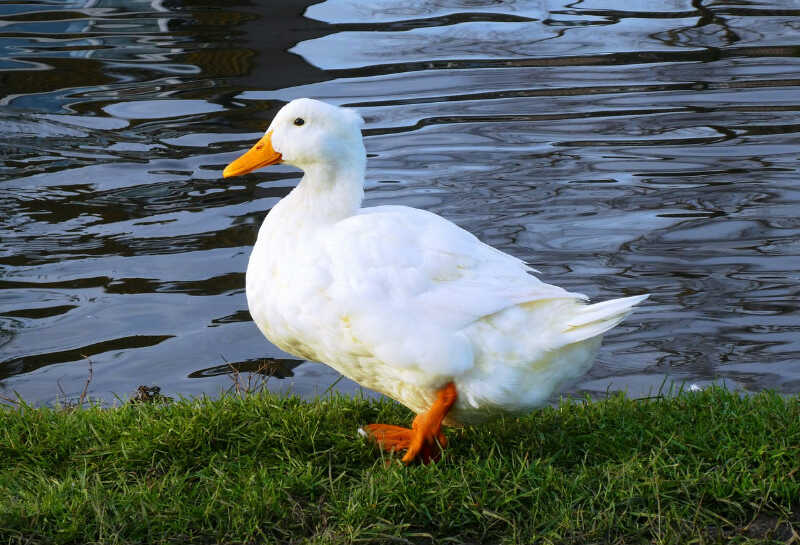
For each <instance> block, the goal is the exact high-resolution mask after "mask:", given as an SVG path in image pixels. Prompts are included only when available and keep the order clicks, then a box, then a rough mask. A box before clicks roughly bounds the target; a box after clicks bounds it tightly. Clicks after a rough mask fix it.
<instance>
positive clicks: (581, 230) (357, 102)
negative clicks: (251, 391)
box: [0, 0, 800, 404]
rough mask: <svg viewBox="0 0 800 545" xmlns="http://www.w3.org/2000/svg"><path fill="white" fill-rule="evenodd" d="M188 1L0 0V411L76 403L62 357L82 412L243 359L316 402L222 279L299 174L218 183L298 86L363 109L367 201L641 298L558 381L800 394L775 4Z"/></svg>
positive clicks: (795, 114)
mask: <svg viewBox="0 0 800 545" xmlns="http://www.w3.org/2000/svg"><path fill="white" fill-rule="evenodd" d="M217 4H218V3H216V2H210V1H209V0H183V1H178V0H175V1H161V0H153V1H150V0H125V1H122V0H71V1H59V2H56V1H39V2H22V1H17V2H9V1H2V2H0V13H2V14H3V16H2V24H1V25H0V129H1V130H0V155H1V156H2V158H3V163H2V166H1V167H0V233H2V235H0V236H1V237H2V238H0V395H6V396H9V395H12V392H13V391H17V392H19V394H20V395H22V396H23V397H24V398H25V399H27V400H29V401H30V402H32V403H36V404H47V403H52V402H53V401H55V400H56V399H58V398H59V397H62V398H63V397H74V396H77V395H78V394H79V393H80V391H81V390H82V389H83V386H84V383H85V381H86V377H87V372H88V367H89V361H91V364H92V369H93V377H92V382H91V384H90V387H89V394H90V396H91V397H93V398H96V399H100V400H105V401H107V402H113V401H114V398H115V396H117V395H119V396H127V395H129V394H131V393H132V392H133V391H134V390H135V389H136V387H137V386H138V385H140V384H158V385H160V386H161V388H162V392H163V393H165V394H167V395H197V394H202V393H208V394H211V395H215V394H217V393H218V392H219V391H220V390H221V389H224V388H228V387H230V386H231V384H232V383H231V379H230V378H229V376H228V374H227V371H229V370H230V366H233V367H236V368H238V369H240V370H241V371H242V372H243V373H244V374H243V375H242V376H243V378H246V377H247V376H248V374H249V373H251V372H252V371H254V370H255V369H257V368H258V366H259V365H260V362H261V361H263V360H264V358H272V360H270V362H271V364H270V365H271V369H272V371H273V373H272V374H273V375H274V376H273V377H272V378H270V379H269V382H268V386H269V387H270V388H272V389H274V390H278V391H285V390H292V391H295V392H299V393H301V394H304V395H313V394H314V393H322V392H324V391H325V390H326V388H328V387H329V386H331V385H332V384H334V383H335V382H336V380H337V378H338V376H337V374H336V373H335V372H334V371H332V370H330V369H329V368H327V367H325V366H323V365H320V364H316V363H310V362H301V361H298V360H295V359H292V358H291V357H290V356H288V355H286V354H283V353H282V352H280V351H279V350H278V349H276V348H275V347H273V346H272V345H270V344H269V343H268V342H267V341H266V340H264V339H263V338H262V337H261V334H260V333H259V332H258V330H257V329H256V327H255V326H254V325H253V323H252V322H251V321H250V317H249V314H248V312H247V304H246V300H245V295H244V290H243V286H244V270H245V268H246V264H247V257H248V254H249V251H250V248H251V245H252V243H253V241H254V240H255V235H256V231H257V228H258V225H259V224H260V222H261V221H262V219H263V217H264V215H265V213H266V212H267V210H268V209H269V208H270V207H271V206H272V205H274V204H275V202H276V201H277V200H278V199H279V198H280V197H282V196H283V195H285V194H286V193H287V192H288V191H289V190H290V189H291V187H292V185H293V184H295V183H296V182H297V180H298V179H299V173H298V172H297V171H295V170H293V169H292V168H290V167H273V168H271V169H269V170H265V171H261V172H259V173H256V174H252V175H249V176H247V177H244V178H237V179H234V180H233V181H232V182H228V181H223V180H222V179H221V170H222V168H223V167H224V165H225V164H227V163H228V162H229V161H231V160H232V159H233V158H235V157H236V156H238V155H239V154H240V153H241V152H242V151H243V150H244V149H246V148H248V147H249V146H250V145H251V144H252V142H253V141H254V139H256V138H257V137H258V136H259V135H260V134H261V132H262V131H263V130H264V128H265V126H266V124H267V123H268V121H269V119H270V118H271V117H272V116H273V115H274V113H275V112H276V111H277V109H278V108H279V107H280V106H281V105H282V104H283V102H284V101H286V100H290V99H292V98H296V97H300V96H311V97H316V98H320V99H323V100H328V101H331V102H334V103H338V104H345V105H349V106H353V107H356V108H358V109H359V110H360V111H361V113H362V114H363V115H364V116H365V117H366V120H367V128H366V131H365V135H366V146H367V150H368V152H369V154H370V161H369V166H368V190H367V204H369V205H375V204H384V203H392V204H408V205H412V206H417V207H422V208H425V209H428V210H432V211H434V212H436V213H438V214H442V215H444V216H445V217H447V218H449V219H451V220H453V221H455V222H457V223H458V224H460V225H462V226H463V227H465V228H467V229H469V230H471V231H472V232H474V233H475V234H477V235H478V236H479V237H480V238H481V239H483V240H485V241H486V242H488V243H490V244H492V245H495V246H497V247H499V248H501V249H503V250H505V251H507V252H510V253H512V254H514V255H516V256H518V257H520V258H523V259H525V260H527V261H529V262H531V263H532V264H533V265H534V266H535V267H536V268H537V269H539V270H540V271H541V272H542V277H543V279H545V280H546V281H551V282H553V283H556V284H559V285H561V286H563V287H565V288H567V289H570V290H575V291H580V292H584V293H587V294H589V295H590V296H591V297H592V298H593V299H595V300H602V299H606V298H611V297H618V296H624V295H631V294H637V293H642V292H650V293H652V298H651V299H650V300H649V302H648V303H647V304H646V305H644V306H643V307H642V308H641V310H640V311H639V312H638V313H636V314H635V315H634V316H632V317H631V318H630V319H628V320H627V321H626V322H625V324H624V325H623V326H621V327H618V328H617V329H616V330H615V331H614V332H613V333H612V334H610V335H608V336H607V338H606V341H605V344H604V348H603V350H602V352H601V354H600V356H599V357H598V360H597V363H596V364H595V366H594V368H593V370H592V371H591V373H590V374H589V375H588V376H587V377H586V378H585V379H584V380H583V381H582V382H581V383H579V384H578V385H576V387H575V388H574V390H573V391H576V392H580V391H584V392H590V393H592V394H595V395H603V394H604V393H605V392H607V391H615V390H628V391H629V392H630V393H631V394H633V395H644V394H647V392H648V391H650V390H653V389H657V388H658V387H659V386H660V385H661V384H662V383H665V382H666V383H671V382H677V383H682V382H687V383H689V384H697V385H699V386H703V385H705V384H708V383H709V382H711V381H721V382H724V383H726V384H727V385H728V386H730V387H734V388H742V389H747V390H760V389H764V388H773V389H777V390H779V391H781V392H798V391H800V319H798V313H797V306H798V305H797V302H798V295H799V293H798V292H800V289H799V288H798V284H799V282H798V280H800V272H798V271H800V258H799V257H798V254H800V220H799V219H798V205H799V204H800V175H799V174H798V170H800V160H799V158H800V155H799V154H798V150H800V147H799V146H798V144H800V138H798V132H800V88H799V87H800V3H798V2H796V1H794V2H791V1H784V2H777V3H776V2H769V3H767V2H763V3H759V2H745V1H737V2H730V3H726V2H721V1H719V2H707V1H705V2H701V1H699V0H695V1H691V2H690V1H685V0H667V1H664V0H659V1H653V0H638V1H625V2H622V1H620V0H618V1H616V2H612V1H605V2H601V1H599V0H596V1H591V0H587V1H576V2H569V3H567V2H558V1H556V0H553V1H545V0H541V1H528V2H525V1H518V2H515V1H504V2H495V1H490V0H440V1H437V2H428V1H423V0H406V1H404V2H396V1H394V0H381V1H380V2H377V3H376V2H374V1H367V0H329V1H327V2H323V3H321V4H317V5H313V6H311V7H308V9H307V11H306V6H302V5H300V3H299V2H293V1H289V0H285V1H284V2H269V3H267V2H264V3H261V4H262V5H258V3H256V4H253V3H251V2H244V1H239V2H236V3H232V4H228V6H227V7H218V5H217ZM304 13H305V16H304ZM334 387H335V388H336V389H339V390H341V391H345V392H354V391H356V389H357V387H356V386H355V385H354V384H352V383H350V382H349V381H347V380H343V381H340V382H338V383H336V384H335V386H334Z"/></svg>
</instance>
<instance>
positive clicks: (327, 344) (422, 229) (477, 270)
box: [224, 98, 647, 462]
mask: <svg viewBox="0 0 800 545" xmlns="http://www.w3.org/2000/svg"><path fill="white" fill-rule="evenodd" d="M363 123H364V122H363V120H362V119H361V117H360V116H359V115H358V114H357V113H356V112H354V111H353V110H349V109H345V108H339V107H336V106H332V105H329V104H326V103H324V102H320V101H317V100H311V99H307V98H302V99H297V100H293V101H292V102H290V103H289V104H287V105H285V106H284V107H283V108H282V109H281V110H280V111H279V112H278V114H277V115H276V116H275V119H274V120H273V121H272V123H271V124H270V126H269V128H268V129H267V131H266V133H265V134H264V136H263V137H262V138H261V140H259V141H258V143H257V144H256V145H255V146H253V148H252V149H250V150H249V151H248V152H247V153H245V154H244V155H243V156H241V157H240V158H238V159H237V160H235V161H234V162H233V163H231V164H230V165H228V167H227V168H226V169H225V171H224V176H225V177H226V178H227V177H230V176H238V175H241V174H245V173H247V172H250V171H252V170H255V169H257V168H260V167H263V166H266V165H270V164H273V163H286V164H290V165H293V166H296V167H298V168H300V169H302V170H303V171H305V176H303V179H302V180H301V181H300V183H299V184H298V185H297V187H296V188H295V189H294V190H292V192H291V193H289V195H287V196H286V197H285V198H284V199H282V200H281V201H280V202H279V203H278V204H276V205H275V206H274V207H273V208H272V210H271V211H270V212H269V215H268V216H267V218H266V219H265V220H264V223H263V225H262V226H261V230H260V231H259V234H258V240H257V241H256V244H255V247H254V248H253V253H252V254H251V256H250V263H249V265H248V267H247V302H248V305H249V307H250V313H251V314H252V316H253V319H254V320H255V322H256V324H257V325H258V327H259V329H260V330H261V331H262V333H264V335H265V336H266V337H267V338H268V339H269V340H270V341H272V342H273V343H275V344H276V345H277V346H279V347H280V348H281V349H283V350H285V351H286V352H289V353H291V354H295V355H297V356H300V357H302V358H306V359H309V360H314V361H320V362H324V363H327V364H328V365H330V366H331V367H333V368H334V369H336V370H337V371H339V372H340V373H342V374H343V375H345V376H347V377H349V378H351V379H353V380H354V381H356V382H358V383H359V384H361V385H363V386H366V387H367V388H371V389H373V390H377V391H379V392H381V393H383V394H385V395H387V396H389V397H391V398H393V399H396V400H397V401H399V402H400V403H402V404H404V405H406V406H407V407H409V408H410V409H411V410H413V411H414V412H416V413H417V414H418V415H417V417H416V418H415V419H414V423H413V425H412V428H411V429H408V428H401V427H399V426H389V425H384V424H372V425H369V426H365V432H366V433H368V434H369V435H370V436H372V437H373V438H374V439H376V440H377V441H378V443H379V444H380V445H381V446H382V447H383V448H385V449H387V450H395V449H397V450H402V449H405V450H407V452H406V454H405V456H404V457H403V461H404V462H410V461H412V460H414V459H416V458H417V457H420V458H422V459H423V461H428V460H430V459H434V458H436V457H437V456H438V453H439V449H438V448H437V446H436V441H437V440H438V442H439V444H440V445H442V446H444V443H445V438H444V435H443V434H442V433H441V425H442V424H443V423H444V424H448V425H464V424H476V423H480V422H483V421H486V420H487V419H490V418H492V417H495V416H497V415H500V414H503V413H524V412H527V411H530V410H532V409H534V408H536V407H540V406H542V405H543V404H545V403H546V401H547V399H548V397H549V396H550V395H551V394H552V393H553V392H554V391H555V390H556V389H558V388H559V387H560V386H562V385H563V384H565V383H567V382H569V381H572V380H574V379H576V378H578V377H579V376H581V375H583V374H584V373H586V372H587V371H588V370H589V367H590V366H591V363H592V359H593V357H594V355H595V353H596V351H597V349H598V347H599V345H600V340H601V337H602V334H603V333H605V332H606V331H608V330H609V329H611V328H612V327H614V326H615V325H617V324H618V323H619V322H620V321H622V319H623V318H625V316H627V315H628V314H629V313H630V312H631V309H632V307H633V306H634V305H635V304H637V303H639V302H641V301H643V300H644V299H646V298H647V295H638V296H634V297H625V298H622V299H614V300H611V301H606V302H603V303H597V304H593V305H587V304H586V303H584V300H585V299H586V296H584V295H581V294H578V293H570V292H568V291H566V290H564V289H562V288H559V287H556V286H552V285H550V284H545V283H544V282H542V281H540V280H538V279H537V278H536V277H534V276H533V275H532V274H531V269H530V268H529V267H528V266H527V265H526V264H525V263H524V262H522V261H520V260H519V259H517V258H515V257H512V256H510V255H508V254H505V253H503V252H501V251H499V250H497V249H495V248H492V247H491V246H488V245H486V244H484V243H482V242H480V241H479V240H478V239H477V238H475V237H474V236H473V235H472V234H470V233H468V232H467V231H465V230H463V229H461V228H460V227H458V226H456V225H455V224H453V223H451V222H449V221H448V220H446V219H444V218H442V217H440V216H437V215H436V214H433V213H430V212H426V211H424V210H418V209H415V208H409V207H406V206H375V207H371V208H361V201H362V198H363V195H364V190H363V183H364V171H365V166H366V152H365V150H364V144H363V142H362V137H361V130H360V129H361V126H362V125H363Z"/></svg>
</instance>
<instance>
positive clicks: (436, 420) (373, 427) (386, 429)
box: [359, 382, 457, 464]
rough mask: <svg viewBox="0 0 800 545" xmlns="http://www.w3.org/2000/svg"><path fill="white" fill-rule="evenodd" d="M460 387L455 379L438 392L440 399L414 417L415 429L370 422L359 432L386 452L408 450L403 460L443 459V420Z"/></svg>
mask: <svg viewBox="0 0 800 545" xmlns="http://www.w3.org/2000/svg"><path fill="white" fill-rule="evenodd" d="M456 398H457V393H456V387H455V385H454V384H453V383H452V382H451V383H449V384H447V386H445V387H444V388H442V389H441V390H439V391H437V392H436V401H435V402H434V404H433V406H432V407H431V408H430V409H428V411H426V412H424V413H420V414H418V415H417V416H416V418H414V423H413V424H412V425H411V429H409V428H403V427H400V426H392V425H389V424H369V425H367V426H364V427H363V428H361V429H360V430H359V431H360V432H362V433H363V434H364V435H366V436H368V437H371V438H372V439H374V440H375V441H376V442H377V443H378V446H380V447H381V448H382V449H384V450H386V451H390V452H393V451H399V450H405V451H406V453H405V455H404V456H403V463H406V464H409V463H411V462H413V461H414V460H416V459H419V460H421V461H422V463H425V464H427V463H430V462H435V461H437V460H439V458H441V455H442V449H443V448H444V447H445V446H446V445H447V438H446V437H445V435H444V433H442V420H444V417H445V416H447V413H448V412H449V411H450V408H451V407H452V406H453V404H454V403H455V402H456Z"/></svg>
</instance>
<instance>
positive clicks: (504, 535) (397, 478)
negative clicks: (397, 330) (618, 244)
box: [0, 389, 800, 544]
mask: <svg viewBox="0 0 800 545" xmlns="http://www.w3.org/2000/svg"><path fill="white" fill-rule="evenodd" d="M410 417H411V415H410V413H409V412H408V411H406V410H405V409H403V408H402V407H399V406H397V405H395V404H392V403H388V402H367V401H363V400H351V399H345V398H339V397H334V398H332V399H329V400H324V401H319V402H315V403H305V402H302V401H300V400H298V399H285V398H279V397H274V396H271V395H269V394H257V395H252V396H247V397H244V398H240V397H237V396H233V395H231V396H227V397H224V398H223V399H219V400H196V401H180V402H175V403H171V404H165V405H159V404H140V405H129V406H124V407H121V408H117V409H112V410H102V409H93V408H92V409H77V410H71V411H54V410H48V409H42V410H40V409H37V410H34V409H28V408H24V407H23V408H19V409H0V536H1V537H0V542H3V543H5V542H10V543H32V544H36V543H95V542H102V543H148V544H151V543H306V542H309V543H352V542H356V541H362V542H370V543H371V542H382V541H386V542H412V543H428V542H431V541H433V542H436V543H445V542H454V543H575V544H587V543H649V542H654V543H676V544H677V543H681V544H686V543H692V542H697V543H716V542H735V543H745V542H768V543H771V542H775V543H791V542H794V543H798V544H800V536H799V535H798V534H800V508H799V507H798V506H799V505H800V400H799V399H798V398H797V397H793V398H784V397H780V396H778V395H774V394H769V393H765V394H759V395H755V396H752V397H744V398H741V397H739V396H737V395H735V394H732V393H728V392H726V391H724V390H719V389H712V390H708V391H704V392H700V393H693V394H685V395H683V396H680V397H678V398H673V399H665V400H643V401H634V400H629V399H626V398H624V397H614V398H612V399H610V400H608V401H603V402H597V403H590V404H567V405H565V406H563V407H562V408H561V409H549V408H548V409H543V410H541V411H538V412H536V413H534V414H532V415H530V416H528V417H525V418H521V419H507V420H505V421H500V422H496V423H494V424H491V425H488V426H485V427H479V428H474V429H465V430H451V431H450V432H449V438H450V443H451V445H452V448H450V449H448V451H447V452H446V453H445V455H444V458H443V460H442V461H441V462H440V463H438V464H436V465H431V466H414V467H403V466H401V465H400V464H399V462H397V459H396V458H395V459H392V460H393V462H390V463H388V464H387V460H388V459H389V458H388V457H384V458H383V459H382V458H381V455H380V454H379V453H378V452H377V451H376V450H375V449H374V448H373V447H372V446H371V445H370V444H368V443H367V442H366V441H364V440H362V439H360V438H359V437H357V435H356V433H355V432H356V427H357V425H358V424H362V423H369V422H388V423H397V424H405V423H407V422H408V421H409V419H410ZM406 540H407V541H406Z"/></svg>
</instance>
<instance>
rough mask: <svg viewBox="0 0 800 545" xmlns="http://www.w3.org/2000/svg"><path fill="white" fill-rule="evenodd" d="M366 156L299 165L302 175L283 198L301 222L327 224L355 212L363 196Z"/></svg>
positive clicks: (359, 206)
mask: <svg viewBox="0 0 800 545" xmlns="http://www.w3.org/2000/svg"><path fill="white" fill-rule="evenodd" d="M365 166H366V158H364V159H361V160H357V161H354V160H349V161H346V162H335V161H326V162H324V163H323V162H320V163H314V164H311V165H306V166H304V167H303V170H304V171H305V176H303V179H302V180H300V183H299V184H298V185H297V187H295V188H294V189H293V190H292V192H291V193H290V194H289V195H288V196H287V197H286V199H287V200H288V201H290V202H289V203H287V204H290V205H291V208H292V209H293V211H294V212H296V213H300V214H302V215H303V218H304V221H309V222H313V223H315V224H330V223H335V222H337V221H340V220H343V219H344V218H346V217H349V216H352V215H353V214H355V213H356V212H357V211H358V210H359V208H361V201H362V199H363V198H364V170H365Z"/></svg>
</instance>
